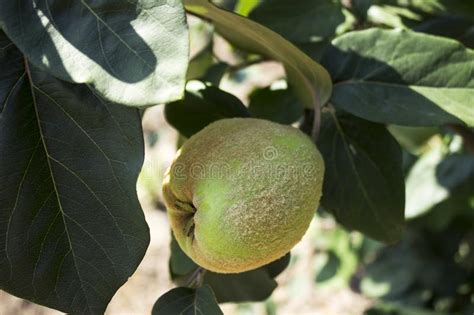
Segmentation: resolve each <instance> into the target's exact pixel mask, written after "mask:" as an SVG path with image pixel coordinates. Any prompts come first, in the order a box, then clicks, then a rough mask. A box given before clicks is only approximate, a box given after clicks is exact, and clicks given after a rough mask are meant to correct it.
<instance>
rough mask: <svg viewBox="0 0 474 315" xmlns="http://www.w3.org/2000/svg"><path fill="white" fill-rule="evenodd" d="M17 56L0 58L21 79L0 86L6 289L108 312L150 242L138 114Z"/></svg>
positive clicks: (1, 273)
mask: <svg viewBox="0 0 474 315" xmlns="http://www.w3.org/2000/svg"><path fill="white" fill-rule="evenodd" d="M1 36H2V35H0V38H1ZM2 42H3V43H4V42H5V40H4V39H3V40H2ZM20 55H21V53H20V52H19V51H17V50H16V48H15V46H13V45H10V46H8V47H7V53H6V54H5V50H4V53H3V54H0V68H1V69H5V70H7V69H8V71H5V72H3V71H2V72H1V73H0V82H7V83H8V82H13V81H15V83H14V84H11V83H10V84H2V85H1V86H0V99H2V100H3V101H4V102H5V104H4V107H3V111H2V112H1V114H0V155H1V162H0V178H1V180H0V289H2V290H5V291H7V292H9V293H11V294H14V295H17V296H19V297H22V298H25V299H28V300H31V301H34V302H36V303H39V304H43V305H46V306H48V307H52V308H55V309H58V310H61V311H64V312H69V313H73V314H99V313H103V312H104V311H105V308H106V306H107V304H108V303H109V301H110V299H111V298H112V296H113V295H114V294H115V292H116V290H118V288H119V287H121V286H122V285H123V284H124V283H125V282H126V281H127V279H128V277H129V276H130V275H131V274H132V273H133V272H134V271H135V269H136V268H137V266H138V264H139V263H140V261H141V260H142V258H143V255H144V253H145V251H146V248H147V246H148V243H149V233H148V227H147V225H146V222H145V220H144V215H143V212H142V210H141V207H140V204H139V202H138V199H137V196H136V189H135V186H136V180H137V177H138V173H139V171H140V168H141V165H142V162H143V137H142V130H141V124H140V116H139V113H138V110H136V109H132V108H127V107H123V106H119V105H116V104H112V103H108V102H106V101H104V100H102V99H100V98H99V97H98V96H96V95H95V94H94V93H93V92H92V90H91V89H90V87H88V86H86V85H73V84H70V83H65V82H61V81H59V80H57V79H55V78H53V77H51V76H49V75H48V74H46V73H44V72H42V71H41V70H38V69H37V68H35V67H34V66H32V65H31V64H30V65H28V66H26V67H25V64H24V63H23V58H11V57H15V56H16V57H18V56H20ZM7 57H8V58H7ZM13 69H17V71H13ZM5 95H7V97H6V98H5Z"/></svg>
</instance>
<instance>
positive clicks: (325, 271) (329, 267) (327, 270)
mask: <svg viewBox="0 0 474 315" xmlns="http://www.w3.org/2000/svg"><path fill="white" fill-rule="evenodd" d="M327 255H328V260H327V261H326V264H325V265H324V267H323V268H322V269H321V270H320V271H319V273H318V274H317V276H316V282H325V281H328V280H330V279H332V278H333V277H334V276H336V275H337V272H338V271H339V268H340V267H341V260H340V259H339V257H338V256H337V255H336V254H335V253H334V251H332V250H330V251H328V254H327Z"/></svg>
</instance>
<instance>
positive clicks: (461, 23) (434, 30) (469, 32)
mask: <svg viewBox="0 0 474 315" xmlns="http://www.w3.org/2000/svg"><path fill="white" fill-rule="evenodd" d="M415 30H416V31H417V32H422V33H426V34H431V35H436V36H443V37H449V38H452V39H455V40H458V41H459V42H461V43H463V44H464V46H466V47H468V48H471V49H472V48H474V21H473V20H469V19H465V18H459V17H452V16H442V17H438V18H435V19H431V20H429V21H426V22H425V23H423V24H421V25H420V26H419V27H417V28H416V29H415Z"/></svg>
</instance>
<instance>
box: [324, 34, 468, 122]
mask: <svg viewBox="0 0 474 315" xmlns="http://www.w3.org/2000/svg"><path fill="white" fill-rule="evenodd" d="M473 60H474V52H473V51H471V50H469V49H466V48H465V47H464V46H463V45H462V44H460V43H459V42H456V41H453V40H450V39H445V38H441V37H434V36H430V35H425V34H420V33H413V32H408V31H400V30H396V31H386V30H380V29H371V30H366V31H360V32H352V33H349V34H346V35H343V36H341V37H339V38H337V39H336V40H334V41H333V45H332V46H331V47H330V48H328V50H327V51H326V55H325V57H324V58H323V64H324V65H325V66H326V67H327V69H328V70H329V72H330V73H331V75H332V77H333V80H334V81H335V85H334V92H333V95H332V98H331V102H332V103H333V104H334V106H336V107H337V108H340V109H343V110H345V111H348V112H350V113H352V114H354V115H356V116H359V117H361V118H365V119H367V120H371V121H375V122H382V123H392V124H398V125H408V126H430V125H441V124H448V123H461V124H464V123H465V124H468V125H471V126H472V125H474V106H473V99H474V77H473V76H472V75H471V72H472V71H473V67H474V63H473Z"/></svg>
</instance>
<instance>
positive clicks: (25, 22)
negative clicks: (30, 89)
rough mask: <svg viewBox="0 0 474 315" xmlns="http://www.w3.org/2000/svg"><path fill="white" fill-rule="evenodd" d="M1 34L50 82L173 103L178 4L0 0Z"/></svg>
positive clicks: (183, 43) (178, 73)
mask: <svg viewBox="0 0 474 315" xmlns="http://www.w3.org/2000/svg"><path fill="white" fill-rule="evenodd" d="M0 7H1V8H2V9H1V10H0V28H2V29H3V30H4V31H5V32H6V33H7V35H8V36H9V37H10V38H11V39H12V41H13V42H14V43H15V44H16V45H17V46H18V47H19V48H20V50H21V51H22V52H23V53H24V54H25V55H26V56H27V57H28V59H29V60H30V61H31V62H32V63H33V64H34V65H36V66H37V67H39V68H41V69H42V70H45V71H47V72H49V73H50V74H53V75H54V76H56V77H58V78H60V79H63V80H67V81H71V82H77V83H90V84H91V85H93V86H94V88H95V89H96V90H97V91H98V92H99V93H100V94H101V95H102V96H104V97H105V98H107V99H109V100H112V101H114V102H118V103H121V104H126V105H132V106H141V105H154V104H159V103H165V102H169V101H172V100H175V99H177V98H180V97H181V96H182V93H183V89H184V79H185V74H186V67H187V59H188V35H187V26H186V20H185V16H184V9H183V6H182V4H181V1H178V0H173V1H167V0H155V1H151V0H136V1H128V0H101V1H90V0H81V1H70V2H67V3H65V2H64V1H61V0H48V1H33V0H26V1H19V2H18V1H9V0H0Z"/></svg>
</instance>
